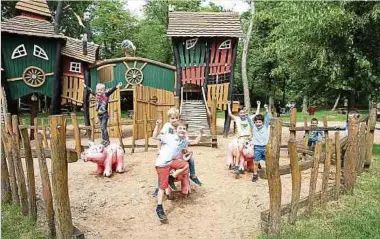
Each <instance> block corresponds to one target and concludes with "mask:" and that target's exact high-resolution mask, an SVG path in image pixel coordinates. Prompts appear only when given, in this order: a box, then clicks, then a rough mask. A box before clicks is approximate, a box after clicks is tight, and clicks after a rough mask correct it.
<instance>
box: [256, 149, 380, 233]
mask: <svg viewBox="0 0 380 239" xmlns="http://www.w3.org/2000/svg"><path fill="white" fill-rule="evenodd" d="M373 152H374V158H375V161H374V162H373V164H372V165H371V169H370V171H369V172H368V173H363V174H362V175H361V176H360V177H359V178H358V181H357V184H356V186H355V189H354V195H344V196H343V197H342V198H341V199H340V200H339V202H338V203H334V204H333V205H328V206H326V208H324V209H320V208H317V209H316V210H315V213H314V214H313V215H311V216H310V218H302V219H300V220H299V221H297V223H296V224H295V225H288V224H284V223H283V224H282V232H281V236H280V237H269V236H267V235H262V236H260V237H259V238H260V239H275V238H281V239H286V238H289V239H298V238H299V239H304V238H311V239H319V238H320V239H322V238H323V239H330V238H331V239H333V238H334V239H335V238H336V239H340V238H341V239H360V238H363V239H364V238H366V239H367V238H368V239H371V238H373V239H379V238H380V145H374V150H373Z"/></svg>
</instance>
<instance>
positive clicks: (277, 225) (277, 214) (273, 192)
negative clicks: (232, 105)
mask: <svg viewBox="0 0 380 239" xmlns="http://www.w3.org/2000/svg"><path fill="white" fill-rule="evenodd" d="M271 135H272V137H271V142H270V143H268V144H267V146H266V156H267V175H268V185H269V210H270V217H269V228H268V233H269V234H270V235H279V233H280V231H281V178H280V174H279V159H280V154H279V152H280V145H281V121H280V120H277V119H273V120H272V125H271Z"/></svg>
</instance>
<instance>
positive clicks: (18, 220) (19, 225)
mask: <svg viewBox="0 0 380 239" xmlns="http://www.w3.org/2000/svg"><path fill="white" fill-rule="evenodd" d="M20 211H21V210H20V207H17V206H15V205H9V204H2V205H1V238H3V239H14V238H30V239H40V238H41V239H43V238H46V236H45V235H44V234H43V233H42V232H41V231H40V230H39V229H37V228H36V226H35V224H34V223H33V221H32V219H31V218H29V217H25V216H23V215H22V214H21V212H20Z"/></svg>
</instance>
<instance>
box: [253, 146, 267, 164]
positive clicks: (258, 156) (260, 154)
mask: <svg viewBox="0 0 380 239" xmlns="http://www.w3.org/2000/svg"><path fill="white" fill-rule="evenodd" d="M253 150H254V152H253V154H254V156H255V161H256V162H259V161H260V160H265V145H255V146H253Z"/></svg>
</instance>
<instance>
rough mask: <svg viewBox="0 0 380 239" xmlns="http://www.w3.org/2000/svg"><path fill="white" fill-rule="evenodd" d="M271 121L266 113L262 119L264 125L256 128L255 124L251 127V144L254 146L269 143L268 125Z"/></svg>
mask: <svg viewBox="0 0 380 239" xmlns="http://www.w3.org/2000/svg"><path fill="white" fill-rule="evenodd" d="M270 120H271V116H270V114H268V113H266V114H265V118H264V124H263V125H262V126H261V127H260V128H258V127H257V126H256V125H255V124H254V125H253V129H252V132H253V144H254V145H261V146H265V145H267V143H268V141H269V123H270Z"/></svg>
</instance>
